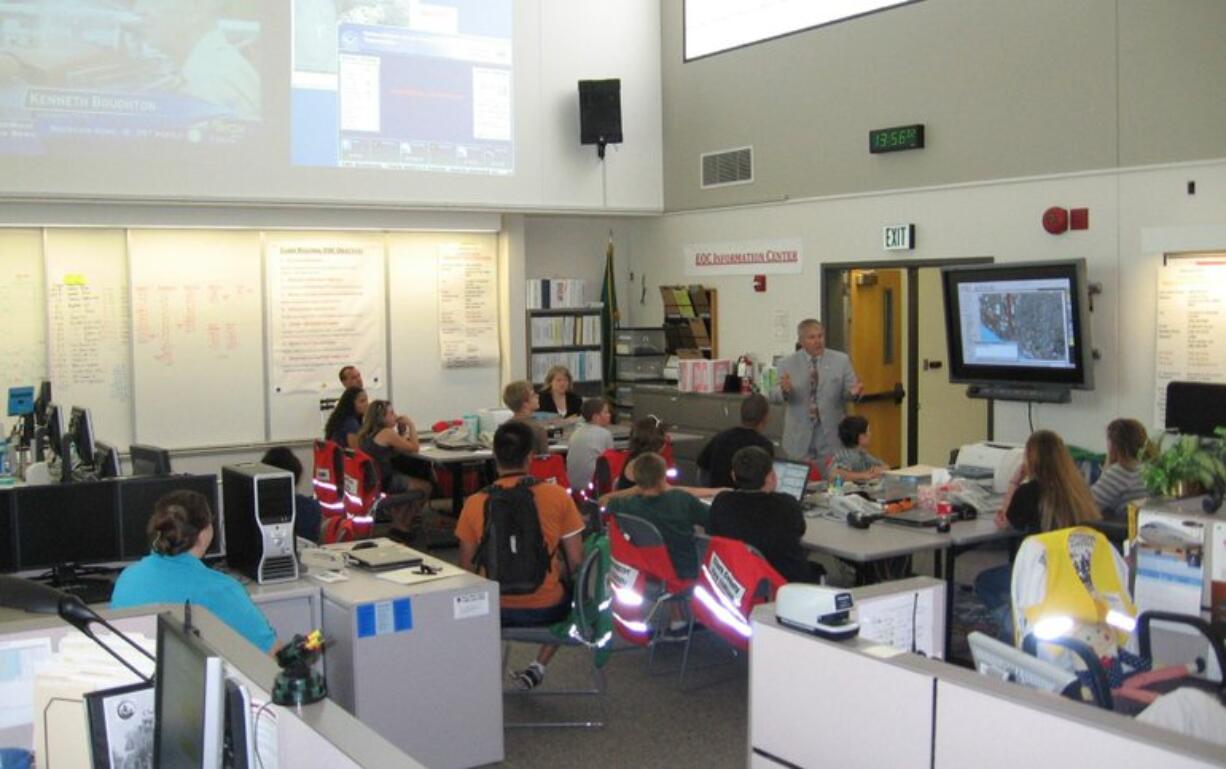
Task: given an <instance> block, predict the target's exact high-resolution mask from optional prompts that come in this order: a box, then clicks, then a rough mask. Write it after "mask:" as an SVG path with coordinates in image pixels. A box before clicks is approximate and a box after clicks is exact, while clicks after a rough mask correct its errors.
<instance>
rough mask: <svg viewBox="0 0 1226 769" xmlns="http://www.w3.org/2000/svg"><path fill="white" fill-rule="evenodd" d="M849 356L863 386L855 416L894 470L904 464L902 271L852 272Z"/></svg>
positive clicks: (875, 450)
mask: <svg viewBox="0 0 1226 769" xmlns="http://www.w3.org/2000/svg"><path fill="white" fill-rule="evenodd" d="M850 283H851V285H850V288H849V293H850V307H849V309H850V312H849V314H848V320H847V323H848V331H849V334H848V336H847V338H848V339H849V340H850V344H849V349H848V350H847V354H848V355H850V356H851V363H852V367H853V368H855V370H856V375H857V376H859V377H860V381H861V382H862V383H863V384H864V393H863V395H861V396H860V401H859V402H858V403H856V404H855V405H854V406H853V408H852V411H853V412H854V413H856V414H859V415H861V416H863V417H865V418H866V419H868V424H869V429H870V430H871V431H872V442H871V444H870V445H869V451H870V452H871V453H872V454H873V455H874V456H877V457H879V458H880V459H881V460H882V461H884V462H885V463H886V464H887V465H889V466H890V467H899V466H901V464H902V458H903V446H902V434H903V426H904V425H903V420H904V419H905V414H906V410H905V408H904V406H903V404H904V402H905V401H904V397H905V393H904V390H903V371H904V367H903V360H904V353H905V351H904V348H903V337H902V307H903V301H902V300H903V296H902V294H903V271H902V270H899V269H888V270H852V271H851V278H850Z"/></svg>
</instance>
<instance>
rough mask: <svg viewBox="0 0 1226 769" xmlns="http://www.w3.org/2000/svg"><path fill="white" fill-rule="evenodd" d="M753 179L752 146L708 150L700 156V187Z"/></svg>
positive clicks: (706, 187) (747, 181) (747, 182)
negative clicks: (715, 150) (714, 150)
mask: <svg viewBox="0 0 1226 769" xmlns="http://www.w3.org/2000/svg"><path fill="white" fill-rule="evenodd" d="M752 181H753V147H737V148H736V149H730V150H720V151H718V152H708V153H705V154H704V155H703V156H702V188H703V189H704V190H705V189H708V188H710V187H724V186H726V185H729V184H749V183H750V182H752Z"/></svg>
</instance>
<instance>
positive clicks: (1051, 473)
mask: <svg viewBox="0 0 1226 769" xmlns="http://www.w3.org/2000/svg"><path fill="white" fill-rule="evenodd" d="M1101 519H1102V515H1101V514H1100V513H1099V512H1098V506H1097V505H1095V504H1094V497H1092V496H1091V495H1090V488H1089V486H1087V485H1086V482H1085V478H1083V477H1082V476H1081V473H1079V472H1078V471H1077V466H1076V465H1075V464H1074V463H1073V457H1072V455H1071V454H1069V450H1068V447H1066V446H1065V445H1064V441H1063V440H1061V439H1060V436H1059V435H1056V434H1055V433H1054V432H1052V431H1051V430H1037V431H1035V432H1034V433H1032V434H1031V435H1030V438H1029V439H1028V440H1027V441H1026V450H1025V454H1024V457H1023V460H1022V464H1021V466H1020V467H1019V468H1018V470H1017V472H1016V473H1015V474H1014V476H1013V478H1012V479H1011V480H1010V481H1009V489H1008V491H1007V492H1006V493H1005V498H1004V501H1003V503H1002V504H1001V508H1000V510H999V511H998V512H997V513H996V525H997V526H998V527H999V528H1002V529H1003V528H1006V527H1008V526H1012V527H1013V528H1014V529H1016V530H1018V531H1020V532H1025V533H1028V534H1033V533H1036V532H1044V531H1054V530H1056V529H1065V528H1068V527H1069V526H1079V525H1081V524H1084V523H1090V522H1092V521H1098V520H1101ZM1012 575H1013V570H1012V565H1011V564H1004V565H1002V566H994V567H992V568H990V569H986V570H984V571H983V572H981V573H980V574H979V576H978V577H976V578H975V592H976V593H978V595H979V599H980V600H981V601H983V604H984V606H986V607H987V608H988V610H989V611H990V612H992V613H993V614H994V615H996V619H997V620H998V622H999V625H1000V628H1001V638H1002V639H1004V640H1006V641H1007V642H1009V643H1012V642H1013V638H1012V635H1013V633H1012V629H1011V627H1012V620H1011V617H1010V612H1009V609H1010V602H1011V598H1010V596H1011V593H1010V589H1009V588H1010V581H1011V579H1012Z"/></svg>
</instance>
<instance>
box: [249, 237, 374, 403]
mask: <svg viewBox="0 0 1226 769" xmlns="http://www.w3.org/2000/svg"><path fill="white" fill-rule="evenodd" d="M266 253H267V256H266V259H265V262H266V271H267V291H268V302H267V304H268V355H269V361H268V372H269V384H270V385H271V388H272V392H273V394H274V395H289V394H295V393H319V392H326V391H329V390H336V389H338V388H339V387H340V383H339V381H338V380H337V371H339V370H340V367H341V366H344V365H355V366H357V367H358V368H359V369H361V371H362V378H363V380H364V381H365V383H366V387H367V388H368V389H379V388H380V387H381V386H382V385H383V383H384V381H385V379H386V374H385V368H386V365H387V364H386V361H387V342H386V338H387V337H386V334H385V333H384V331H385V329H386V328H387V323H386V321H385V320H384V316H385V313H386V307H387V305H386V301H385V299H384V297H385V292H384V270H383V245H382V243H381V242H371V241H359V240H354V241H325V240H300V239H299V240H283V241H279V240H274V239H270V240H269V241H268V248H267V252H266Z"/></svg>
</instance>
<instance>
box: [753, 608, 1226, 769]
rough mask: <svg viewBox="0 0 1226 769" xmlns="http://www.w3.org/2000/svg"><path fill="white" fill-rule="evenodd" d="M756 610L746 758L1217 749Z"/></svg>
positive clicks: (1187, 761) (1147, 757)
mask: <svg viewBox="0 0 1226 769" xmlns="http://www.w3.org/2000/svg"><path fill="white" fill-rule="evenodd" d="M774 610H775V607H774V605H773V604H765V605H763V606H759V607H758V608H757V609H756V610H755V611H754V614H753V618H752V619H753V631H754V636H753V639H754V640H753V653H752V654H751V655H750V699H749V705H750V714H749V741H750V744H749V765H750V766H751V767H753V768H754V769H779V767H796V766H804V767H809V766H845V767H880V766H891V767H929V768H930V769H978V768H979V767H983V766H992V767H996V768H998V769H1013V768H1016V769H1034V768H1035V767H1056V766H1082V767H1086V766H1110V767H1114V768H1115V769H1123V768H1125V767H1137V768H1138V769H1140V768H1141V767H1147V768H1148V767H1156V766H1161V767H1164V768H1165V769H1206V768H1207V767H1214V766H1217V767H1220V766H1226V749H1223V748H1221V747H1219V746H1215V745H1211V744H1209V743H1206V742H1203V741H1200V740H1195V739H1192V738H1189V737H1184V736H1182V735H1179V734H1175V733H1174V732H1170V731H1167V730H1164V729H1159V728H1157V727H1154V726H1150V725H1148V724H1144V723H1141V722H1138V721H1136V720H1134V719H1131V718H1128V717H1126V716H1122V715H1118V714H1116V713H1112V712H1108V711H1105V710H1101V709H1099V708H1096V707H1094V706H1093V705H1090V704H1086V703H1080V702H1073V701H1071V700H1068V699H1064V698H1062V697H1059V696H1057V695H1054V694H1049V693H1046V692H1040V691H1036V690H1033V689H1027V688H1025V687H1023V686H1021V685H1019V684H1014V683H1009V682H1005V681H1001V680H998V679H993V678H989V677H987V676H984V675H980V674H979V673H976V672H975V671H973V670H968V669H966V668H961V667H957V666H954V665H950V664H946V663H943V662H941V661H939V660H934V659H929V658H927V657H923V656H920V655H918V654H912V653H908V652H905V651H903V650H900V649H896V648H892V647H889V646H886V645H884V644H880V643H875V642H871V641H866V640H864V639H861V638H857V639H852V640H850V641H828V640H824V639H821V638H818V637H816V636H813V635H810V634H807V633H803V632H800V631H797V630H792V629H789V628H785V627H783V626H781V625H779V624H778V623H777V622H776V620H775V616H774Z"/></svg>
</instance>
